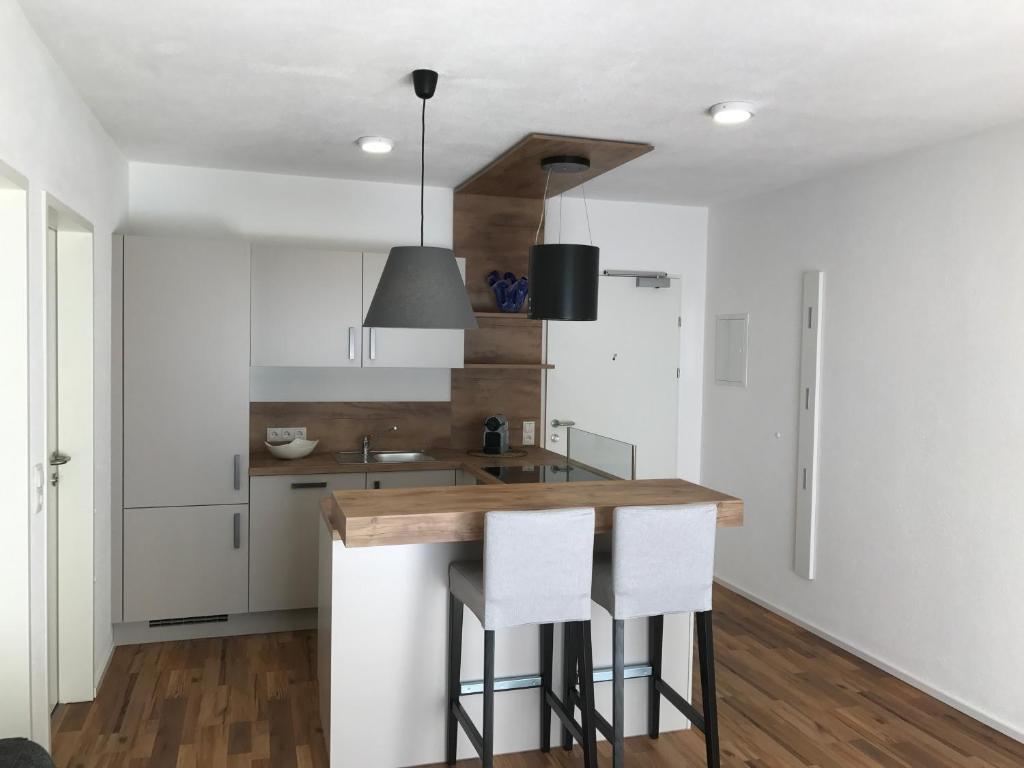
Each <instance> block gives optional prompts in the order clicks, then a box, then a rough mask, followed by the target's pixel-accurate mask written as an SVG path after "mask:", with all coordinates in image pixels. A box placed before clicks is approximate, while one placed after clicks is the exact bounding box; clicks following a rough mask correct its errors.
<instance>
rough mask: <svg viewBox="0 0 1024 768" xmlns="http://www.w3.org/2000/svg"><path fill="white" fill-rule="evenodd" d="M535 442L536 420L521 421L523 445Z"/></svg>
mask: <svg viewBox="0 0 1024 768" xmlns="http://www.w3.org/2000/svg"><path fill="white" fill-rule="evenodd" d="M536 442H537V422H535V421H524V422H523V445H535V444H536Z"/></svg>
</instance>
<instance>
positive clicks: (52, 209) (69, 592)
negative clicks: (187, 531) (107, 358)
mask: <svg viewBox="0 0 1024 768" xmlns="http://www.w3.org/2000/svg"><path fill="white" fill-rule="evenodd" d="M40 205H41V215H40V216H38V217H33V218H34V221H33V230H34V234H35V237H34V238H31V242H32V243H33V250H35V251H36V254H35V258H32V259H30V263H32V264H34V265H39V266H35V267H34V268H33V274H31V275H30V277H29V282H30V299H29V303H30V310H29V336H30V350H29V358H30V364H29V369H30V373H29V380H30V402H31V406H30V432H31V435H32V438H34V439H33V440H32V447H31V454H32V458H31V461H32V462H33V464H34V466H33V481H32V482H33V485H34V486H35V485H36V483H38V481H39V479H40V477H39V476H40V471H41V473H42V480H43V482H42V495H41V499H38V498H37V497H36V495H34V497H33V501H32V504H31V505H30V506H32V507H33V510H35V509H38V508H39V506H40V502H41V508H42V510H45V509H46V506H47V503H48V501H49V493H50V490H51V488H52V486H51V485H50V482H49V478H50V472H51V470H50V467H49V466H48V464H49V462H48V459H49V456H48V453H47V452H48V450H49V448H48V446H47V442H46V436H47V423H48V414H47V391H48V384H49V380H50V377H51V376H52V375H54V372H53V371H51V370H49V366H48V364H47V359H48V356H49V349H48V343H49V336H48V328H47V313H46V300H47V286H48V282H49V280H48V278H49V275H48V273H47V268H46V264H47V258H46V249H47V229H48V228H49V227H50V226H53V225H54V224H55V225H56V229H57V238H58V245H57V247H58V254H59V258H60V263H61V269H59V270H58V272H57V279H58V281H59V284H58V296H59V297H60V306H61V311H60V313H59V314H60V315H62V317H60V318H59V320H58V332H59V334H60V341H61V343H60V344H58V353H59V354H60V359H59V365H60V368H61V370H62V371H63V372H64V375H63V377H62V378H63V383H62V384H61V386H60V392H59V395H58V397H59V406H58V407H59V409H60V411H61V412H62V413H65V414H66V415H67V418H66V419H63V418H62V419H61V420H60V421H61V438H60V439H61V443H62V444H61V449H62V450H63V451H64V452H66V453H70V454H71V455H72V461H71V463H69V464H68V465H67V466H66V467H64V468H62V470H63V473H62V474H63V476H62V480H63V481H64V482H65V486H64V488H65V491H67V493H66V494H65V497H64V498H63V499H62V504H61V506H62V514H61V521H60V525H59V526H58V605H59V608H58V612H59V617H60V619H59V622H58V627H48V626H47V595H48V590H47V542H48V538H47V537H48V531H47V525H46V515H45V514H33V515H32V523H31V531H30V542H29V560H30V562H29V567H30V638H31V654H32V685H31V688H32V733H33V738H34V739H35V740H37V741H39V742H40V743H48V742H49V714H50V713H49V710H48V706H47V698H48V696H47V691H48V680H49V670H48V663H47V662H48V633H49V632H52V631H56V632H57V634H58V639H59V662H58V666H59V669H60V670H61V674H60V676H59V678H58V681H59V689H58V697H59V700H60V701H61V702H72V701H88V700H91V699H92V698H93V697H94V696H95V686H94V670H93V666H94V654H93V642H94V627H93V616H94V613H93V603H94V594H93V571H94V556H95V555H94V546H93V530H94V517H95V489H94V474H95V473H94V455H93V452H94V445H95V442H94V439H95V438H94V435H95V429H94V416H93V407H94V406H93V389H94V371H93V365H94V345H93V327H94V306H93V304H94V291H93V264H94V257H95V238H94V235H93V228H92V225H91V224H90V223H89V222H88V221H87V220H86V219H84V218H83V217H82V216H80V215H78V214H77V213H75V212H74V211H73V210H71V209H70V208H68V207H67V206H66V205H64V204H62V203H61V202H60V201H59V200H57V199H55V198H54V197H53V196H51V195H49V194H47V193H45V192H44V193H42V196H41V200H40ZM72 382H76V383H75V384H72ZM65 443H66V444H65ZM69 489H74V490H73V491H72V490H69ZM44 734H45V737H46V741H45V742H44V741H43V737H44Z"/></svg>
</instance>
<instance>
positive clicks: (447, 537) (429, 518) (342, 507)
mask: <svg viewBox="0 0 1024 768" xmlns="http://www.w3.org/2000/svg"><path fill="white" fill-rule="evenodd" d="M518 461H519V462H520V463H522V462H523V461H524V460H523V459H519V460H518ZM403 466H404V465H403ZM700 502H715V503H717V504H718V525H719V526H720V527H738V526H741V525H743V502H742V501H741V500H740V499H737V498H734V497H732V496H728V495H726V494H724V493H720V492H718V491H715V490H712V489H710V488H705V487H703V486H700V485H695V484H694V483H688V482H687V481H685V480H678V479H668V480H601V481H593V482H581V483H554V484H545V483H536V484H534V483H529V484H511V485H506V484H504V483H495V484H487V485H463V486H456V487H441V488H438V487H432V488H391V489H382V490H369V491H335V492H334V493H333V494H331V496H329V497H327V498H325V499H324V500H323V503H322V504H321V507H322V509H323V516H324V521H325V522H326V523H327V526H328V527H329V529H330V530H331V534H332V536H333V537H334V538H335V539H338V540H340V541H343V542H345V546H346V547H373V546H381V545H385V544H430V543H442V542H455V541H479V540H481V539H483V535H484V514H485V513H486V512H489V511H491V510H518V509H523V510H526V509H558V508H561V507H594V508H595V510H596V512H597V520H596V530H597V532H598V533H603V532H606V531H610V530H611V524H612V510H614V509H615V507H621V506H659V505H669V504H694V503H700Z"/></svg>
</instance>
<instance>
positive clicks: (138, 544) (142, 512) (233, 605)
mask: <svg viewBox="0 0 1024 768" xmlns="http://www.w3.org/2000/svg"><path fill="white" fill-rule="evenodd" d="M248 534H249V508H248V506H247V505H245V504H222V505H217V506H194V507H152V508H148V509H126V510H125V511H124V620H125V621H147V620H152V619H178V618H185V617H191V616H210V615H216V614H230V613H245V612H246V611H248V609H249V599H248V592H249V578H248V574H249V551H248V538H249V535H248Z"/></svg>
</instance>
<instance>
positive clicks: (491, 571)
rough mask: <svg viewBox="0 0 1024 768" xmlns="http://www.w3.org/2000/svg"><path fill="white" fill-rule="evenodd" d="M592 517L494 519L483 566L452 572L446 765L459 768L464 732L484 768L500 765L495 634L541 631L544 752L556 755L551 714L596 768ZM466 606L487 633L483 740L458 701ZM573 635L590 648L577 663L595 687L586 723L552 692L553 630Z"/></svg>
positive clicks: (487, 530)
mask: <svg viewBox="0 0 1024 768" xmlns="http://www.w3.org/2000/svg"><path fill="white" fill-rule="evenodd" d="M593 554H594V510H593V508H585V509H558V510H542V511H529V512H488V513H487V514H486V515H485V517H484V559H483V561H471V562H456V563H452V564H451V566H450V568H449V572H448V584H449V598H448V610H449V613H448V711H447V718H446V746H445V757H446V761H447V763H448V765H454V764H455V758H456V754H455V753H456V745H457V739H458V727H459V726H460V725H461V726H462V728H463V730H465V732H466V735H467V736H468V737H469V740H470V741H471V742H472V744H473V746H474V748H475V749H476V751H477V754H478V755H480V759H481V760H482V761H483V765H484V768H492V765H493V760H494V632H495V630H499V629H507V628H510V627H519V626H524V625H528V624H539V625H540V637H541V661H542V664H543V665H544V669H543V671H542V672H541V748H542V749H543V750H544V751H548V750H549V749H550V742H551V713H552V712H554V713H555V714H556V715H557V716H558V718H559V720H560V721H561V723H562V727H563V728H564V729H566V730H567V731H568V732H569V733H570V734H571V735H572V737H574V738H575V739H576V741H578V742H579V743H580V745H581V746H582V747H583V754H584V763H585V765H586V766H587V768H596V765H597V733H596V728H595V722H594V716H593V712H594V688H593V675H594V671H593V661H592V659H591V655H590V652H589V648H590V611H591V576H592V565H593ZM464 606H469V609H470V610H471V611H473V613H474V614H476V616H477V618H478V619H480V623H481V624H482V625H483V628H484V691H483V696H484V701H483V718H484V722H483V729H482V733H481V731H480V730H478V729H477V727H476V725H474V723H473V721H472V720H471V719H470V717H469V715H468V714H467V713H466V710H465V709H464V708H463V706H462V704H461V703H460V701H459V696H460V691H461V664H462V618H463V614H464V610H463V608H464ZM563 622H564V623H567V625H568V626H571V627H573V630H572V631H573V636H574V637H579V638H581V639H582V643H581V644H582V645H584V646H585V649H583V650H582V651H581V652H579V653H575V654H574V655H573V660H574V661H575V662H576V663H577V664H578V667H579V668H578V674H579V676H580V679H581V680H583V681H590V684H589V685H586V684H584V685H581V686H580V688H581V690H580V693H579V695H578V697H577V698H578V699H579V706H580V711H581V712H582V717H581V720H582V722H581V723H577V722H576V720H575V712H574V707H570V706H567V705H566V703H565V702H563V701H562V700H560V699H558V698H557V697H556V696H555V695H554V692H553V690H552V687H551V655H552V650H551V647H552V640H553V635H554V626H553V625H554V624H555V623H563Z"/></svg>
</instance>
